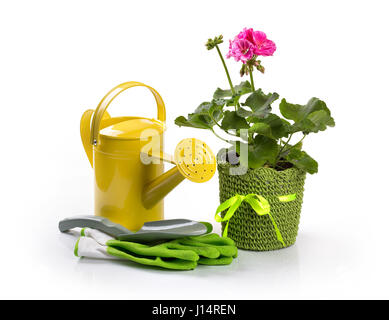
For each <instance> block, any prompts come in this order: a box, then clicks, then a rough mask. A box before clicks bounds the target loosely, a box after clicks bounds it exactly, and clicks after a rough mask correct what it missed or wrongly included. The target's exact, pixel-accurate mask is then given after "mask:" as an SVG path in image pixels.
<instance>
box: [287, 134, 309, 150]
mask: <svg viewBox="0 0 389 320" xmlns="http://www.w3.org/2000/svg"><path fill="white" fill-rule="evenodd" d="M306 136H307V135H306V134H304V136H303V137H302V138H301V139H300V141H299V142H297V143H296V144H294V145H293V146H291V147H290V148H289V149H286V150H285V151H289V150H291V149H293V148H294V147H295V146H297V145H298V144H299V143H300V142H302V141H303V140H304V138H305V137H306ZM285 146H286V144H285ZM285 146H284V147H285Z"/></svg>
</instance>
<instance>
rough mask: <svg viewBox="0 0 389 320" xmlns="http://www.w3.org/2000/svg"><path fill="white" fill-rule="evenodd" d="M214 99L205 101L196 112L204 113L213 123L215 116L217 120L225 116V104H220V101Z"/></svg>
mask: <svg viewBox="0 0 389 320" xmlns="http://www.w3.org/2000/svg"><path fill="white" fill-rule="evenodd" d="M217 102H218V103H219V104H218V103H216V101H214V100H212V102H203V103H201V104H200V105H199V106H198V107H197V108H196V110H195V112H194V113H195V114H199V115H203V116H205V117H206V119H207V122H208V123H212V122H213V120H212V118H214V119H215V120H216V121H219V120H221V118H222V117H223V111H222V110H223V105H220V103H221V102H220V101H217Z"/></svg>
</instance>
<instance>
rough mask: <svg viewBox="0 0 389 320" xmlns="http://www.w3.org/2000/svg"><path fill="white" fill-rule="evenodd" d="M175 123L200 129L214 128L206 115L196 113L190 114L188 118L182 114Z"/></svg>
mask: <svg viewBox="0 0 389 320" xmlns="http://www.w3.org/2000/svg"><path fill="white" fill-rule="evenodd" d="M174 123H175V124H176V125H177V126H179V127H191V128H198V129H211V128H212V125H210V124H209V122H208V121H207V119H206V118H205V117H204V116H202V115H199V114H195V113H191V114H189V115H188V119H186V118H185V117H184V116H180V117H178V118H176V119H175V120H174Z"/></svg>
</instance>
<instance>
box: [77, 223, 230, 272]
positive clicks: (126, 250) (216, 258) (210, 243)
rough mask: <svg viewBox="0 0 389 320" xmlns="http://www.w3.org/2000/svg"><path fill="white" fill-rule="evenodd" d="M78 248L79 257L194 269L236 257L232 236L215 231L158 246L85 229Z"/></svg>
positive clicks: (227, 262)
mask: <svg viewBox="0 0 389 320" xmlns="http://www.w3.org/2000/svg"><path fill="white" fill-rule="evenodd" d="M81 235H82V236H84V237H81V238H80V239H79V240H78V242H77V244H76V249H75V254H76V255H77V256H84V257H92V258H108V259H115V258H116V259H128V260H131V261H134V262H137V263H141V264H146V265H155V266H160V267H163V268H168V269H175V270H190V269H194V268H195V267H196V265H197V263H199V264H208V265H224V264H230V263H231V262H232V260H233V258H234V257H236V256H237V248H236V246H235V244H234V243H233V241H232V240H231V239H227V238H220V237H219V236H218V235H216V234H207V235H203V236H194V237H187V238H181V239H177V240H172V241H167V242H164V243H159V244H155V245H145V244H139V243H134V242H127V241H120V240H115V239H113V238H112V237H110V236H108V235H106V234H105V233H103V232H101V231H98V230H94V229H90V228H84V229H83V230H82V231H81Z"/></svg>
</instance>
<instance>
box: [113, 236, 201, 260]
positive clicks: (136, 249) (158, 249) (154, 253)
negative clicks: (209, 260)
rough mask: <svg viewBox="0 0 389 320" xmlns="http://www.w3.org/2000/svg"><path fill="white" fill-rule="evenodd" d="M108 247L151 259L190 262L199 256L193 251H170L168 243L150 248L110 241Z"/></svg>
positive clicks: (125, 242)
mask: <svg viewBox="0 0 389 320" xmlns="http://www.w3.org/2000/svg"><path fill="white" fill-rule="evenodd" d="M107 245H108V246H110V247H115V248H119V250H120V249H121V251H123V249H124V250H125V251H126V252H127V253H129V254H137V255H142V256H151V257H161V258H178V259H182V260H188V261H197V260H199V256H198V255H197V254H196V253H195V252H194V251H192V250H174V249H169V248H168V247H167V245H166V243H163V244H160V245H156V246H148V245H145V244H140V243H135V242H127V241H120V240H109V241H108V242H107Z"/></svg>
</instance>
